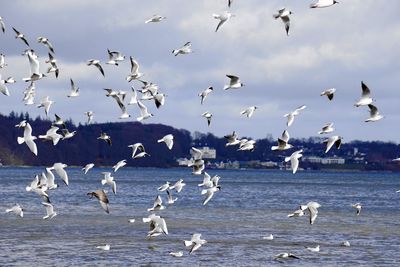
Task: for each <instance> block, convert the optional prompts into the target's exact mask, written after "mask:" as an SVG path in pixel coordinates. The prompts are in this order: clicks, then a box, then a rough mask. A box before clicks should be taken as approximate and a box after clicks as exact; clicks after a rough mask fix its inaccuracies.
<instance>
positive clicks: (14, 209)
mask: <svg viewBox="0 0 400 267" xmlns="http://www.w3.org/2000/svg"><path fill="white" fill-rule="evenodd" d="M6 212H7V213H9V212H12V213H15V214H16V215H18V216H20V217H21V218H22V217H24V209H23V208H22V207H21V206H20V205H19V204H18V203H16V204H15V205H14V206H12V207H11V208H9V209H6Z"/></svg>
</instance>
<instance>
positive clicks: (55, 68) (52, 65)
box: [45, 53, 60, 79]
mask: <svg viewBox="0 0 400 267" xmlns="http://www.w3.org/2000/svg"><path fill="white" fill-rule="evenodd" d="M45 62H46V63H50V67H48V68H47V73H51V72H54V75H55V76H56V79H57V78H58V75H59V74H60V69H59V68H58V66H57V60H56V59H55V58H54V56H53V55H52V54H50V53H49V59H48V60H46V61H45Z"/></svg>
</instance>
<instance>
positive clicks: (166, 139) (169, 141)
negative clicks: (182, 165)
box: [157, 134, 174, 150]
mask: <svg viewBox="0 0 400 267" xmlns="http://www.w3.org/2000/svg"><path fill="white" fill-rule="evenodd" d="M162 142H164V143H165V144H166V145H167V147H168V149H169V150H171V149H172V147H173V146H174V136H173V135H172V134H167V135H166V136H164V137H163V138H161V139H158V140H157V143H162Z"/></svg>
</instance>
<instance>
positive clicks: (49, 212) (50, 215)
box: [42, 202, 57, 220]
mask: <svg viewBox="0 0 400 267" xmlns="http://www.w3.org/2000/svg"><path fill="white" fill-rule="evenodd" d="M42 205H43V206H45V207H46V216H44V217H43V220H46V219H51V218H53V217H55V216H56V215H57V212H55V211H54V207H53V205H52V204H51V203H47V202H42Z"/></svg>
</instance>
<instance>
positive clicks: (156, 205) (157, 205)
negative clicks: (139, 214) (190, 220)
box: [147, 195, 165, 211]
mask: <svg viewBox="0 0 400 267" xmlns="http://www.w3.org/2000/svg"><path fill="white" fill-rule="evenodd" d="M162 202H163V201H162V199H161V197H160V195H158V196H157V197H156V199H155V200H154V203H153V207H151V208H149V209H147V211H158V210H163V209H165V206H163V205H162Z"/></svg>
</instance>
